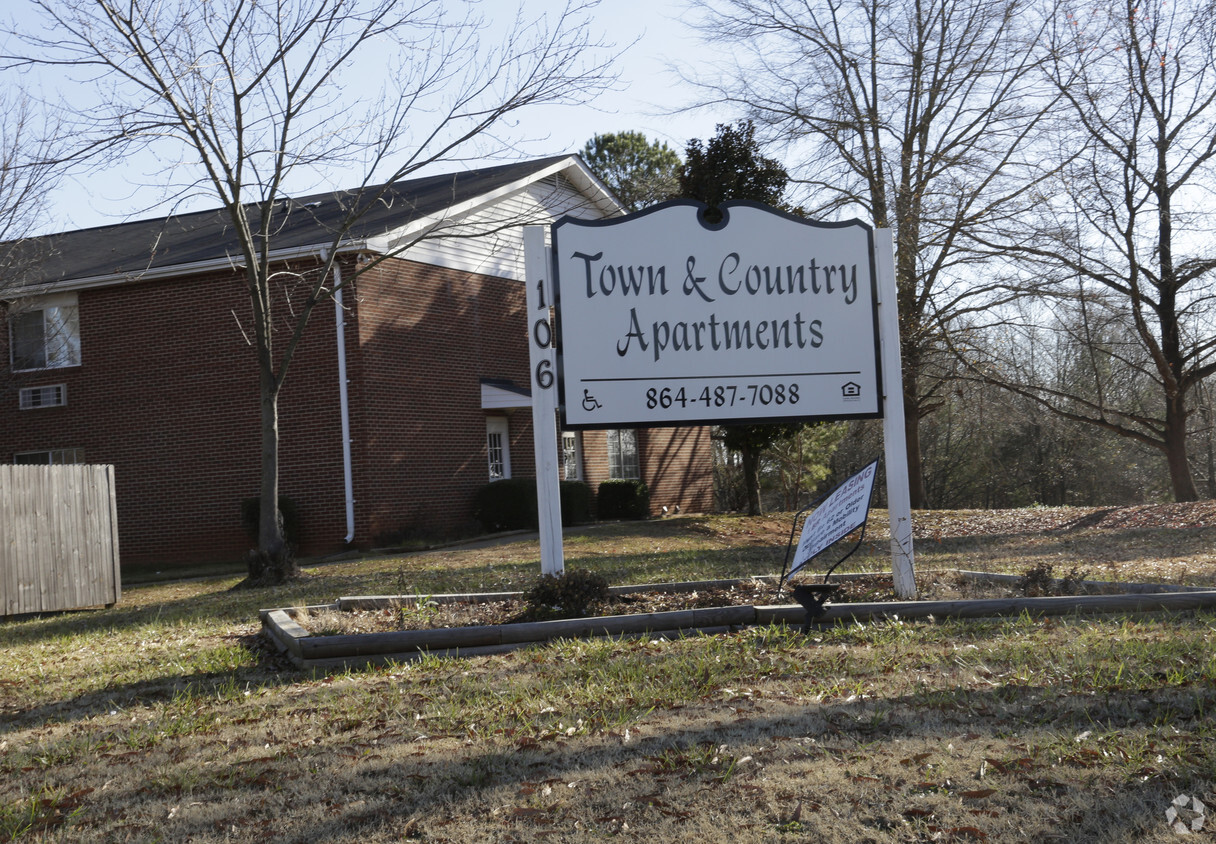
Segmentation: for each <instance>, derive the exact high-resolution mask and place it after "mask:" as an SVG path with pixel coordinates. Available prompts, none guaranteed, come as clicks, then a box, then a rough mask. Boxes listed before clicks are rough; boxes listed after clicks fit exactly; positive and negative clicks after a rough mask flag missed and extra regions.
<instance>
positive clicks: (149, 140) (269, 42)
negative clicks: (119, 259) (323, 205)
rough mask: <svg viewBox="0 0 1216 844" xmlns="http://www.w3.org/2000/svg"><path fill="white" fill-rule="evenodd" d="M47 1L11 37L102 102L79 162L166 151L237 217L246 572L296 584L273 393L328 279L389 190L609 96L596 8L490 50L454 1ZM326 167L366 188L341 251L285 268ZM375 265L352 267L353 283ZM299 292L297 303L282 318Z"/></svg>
mask: <svg viewBox="0 0 1216 844" xmlns="http://www.w3.org/2000/svg"><path fill="white" fill-rule="evenodd" d="M33 5H34V6H36V7H37V8H38V9H40V10H41V13H42V15H43V17H44V18H45V27H44V28H43V29H42V30H41V31H34V32H29V31H26V32H10V33H9V36H10V39H17V40H19V41H20V42H22V43H24V45H25V46H24V49H23V50H22V51H11V54H10V55H9V56H8V57H7V64H8V66H9V67H21V66H43V67H46V66H50V67H52V68H54V69H58V70H61V71H63V72H65V73H66V74H67V75H68V76H69V77H70V78H71V80H72V81H73V82H74V84H76V85H77V86H78V87H79V89H80V90H84V91H87V92H88V93H89V96H90V97H91V98H92V100H91V102H94V103H96V105H93V106H90V107H87V108H83V109H82V110H81V111H80V117H81V121H80V125H79V126H78V128H77V130H76V131H77V133H78V135H79V137H80V138H81V139H82V144H81V148H80V150H79V154H80V155H81V156H86V155H92V156H98V155H102V154H104V155H109V156H114V155H128V154H130V153H131V152H132V151H133V150H137V149H143V150H147V151H149V152H153V153H156V154H158V155H160V156H161V159H162V160H163V161H165V162H166V163H167V170H169V172H171V173H172V174H173V177H175V181H174V182H173V184H172V185H170V186H168V187H167V188H166V191H169V190H172V191H173V192H174V194H175V195H176V196H177V197H178V198H179V199H182V200H186V199H192V198H195V197H198V196H202V197H206V198H209V199H211V200H213V201H218V203H219V204H220V205H222V207H223V209H224V211H225V212H226V214H227V215H228V218H229V219H230V220H231V223H232V226H233V228H234V230H235V232H236V236H237V238H238V240H239V243H240V254H239V255H235V256H233V259H234V260H233V264H234V266H237V267H240V269H241V271H242V272H243V275H244V281H245V284H246V286H247V287H248V292H249V298H250V302H251V303H252V313H253V325H252V330H251V331H250V334H251V335H252V338H253V346H254V348H255V350H256V355H257V360H258V368H259V373H260V375H259V380H260V392H261V442H262V480H261V491H260V500H261V510H260V513H261V515H260V523H259V540H258V546H259V550H258V553H257V554H255V555H252V556H251V562H250V578H251V580H253V581H255V582H268V581H278V580H282V579H284V578H287V577H290V576H292V575H293V574H294V573H295V564H294V562H293V561H292V559H291V555H290V553H289V549H288V548H287V547H286V545H285V543H284V540H283V533H282V527H281V519H280V517H279V514H278V509H277V502H278V477H279V434H278V424H279V422H278V399H279V394H280V391H281V389H282V387H283V384H284V381H285V379H286V377H287V375H288V372H289V370H290V367H291V363H292V358H293V355H294V354H295V351H296V349H297V347H298V346H299V344H300V342H301V339H302V337H303V336H304V334H305V330H306V328H307V325H308V322H309V318H310V316H311V315H312V312H313V309H314V308H315V307H316V306H317V305H318V304H320V303H321V302H323V301H325V300H327V299H329V298H330V297H332V296H333V295H334V294H335V292H336V290H337V289H338V285H337V284H336V283H335V280H334V275H333V273H332V272H331V270H332V269H333V267H334V265H335V261H337V259H338V253H339V249H340V247H341V246H342V244H343V242H344V241H345V239H346V238H347V237H348V236H349V234H350V233H351V231H352V228H353V227H354V226H356V224H357V223H358V222H359V220H360V219H361V218H362V217H364V215H365V214H367V213H368V211H369V209H372V208H374V207H375V205H376V203H378V202H379V201H380V199H381V197H382V196H384V195H385V192H386V191H391V188H392V186H393V184H395V183H397V182H399V181H400V180H402V179H404V178H406V177H408V176H410V175H411V174H414V173H416V172H417V171H418V170H419V169H421V168H423V167H426V166H428V165H432V164H435V163H436V162H440V161H455V160H459V158H460V157H462V156H468V155H471V154H473V153H474V152H479V153H481V154H483V155H484V154H485V153H486V152H487V151H493V150H498V151H499V152H501V151H503V150H504V149H505V148H506V147H507V144H506V142H505V141H504V140H502V139H501V138H500V137H499V136H498V134H497V133H499V132H504V131H506V130H507V129H508V128H509V127H508V126H507V123H508V122H509V121H508V118H510V117H511V116H512V115H514V114H515V113H516V112H518V111H519V110H520V109H523V108H525V107H528V106H532V105H535V104H542V103H561V102H576V101H579V100H581V99H583V98H585V97H587V96H589V95H590V94H591V93H594V92H595V91H597V90H598V89H601V88H602V87H604V86H605V85H607V84H610V83H611V79H610V77H608V76H607V75H606V71H605V67H606V65H605V64H604V63H603V62H601V61H600V60H599V59H597V58H596V57H595V52H596V51H595V48H596V47H598V46H600V45H598V44H596V43H594V42H593V40H592V38H591V36H590V34H589V31H588V26H589V23H588V20H587V16H586V12H587V11H588V10H589V9H590V8H591V7H592V6H594V2H584V0H571V2H570V3H569V4H568V5H567V6H566V7H565V10H564V11H563V12H562V13H561V14H560V15H557V16H555V17H554V16H545V15H540V16H536V17H533V18H528V17H526V16H525V13H524V11H523V9H522V6H521V10H520V12H519V13H518V15H517V16H516V17H515V19H514V23H513V25H512V26H509V27H507V28H506V30H505V31H501V32H500V33H499V34H497V35H496V36H495V37H494V38H493V40H492V41H491V40H489V25H488V24H487V22H486V21H484V20H482V19H480V18H479V17H477V15H476V14H475V12H474V8H475V7H474V5H473V4H471V3H467V2H452V0H264V1H263V0H258V1H257V2H252V0H212V2H206V3H198V2H195V0H123V2H117V1H116V0H33ZM477 145H481V148H480V149H477V148H476V147H477ZM323 170H324V171H331V172H333V171H341V172H344V173H347V174H353V177H352V181H355V182H359V184H360V185H361V187H360V188H359V189H357V190H355V191H353V192H350V193H347V194H345V195H344V199H343V201H344V202H345V213H344V214H343V216H342V219H341V220H340V221H339V222H338V223H337V224H333V225H332V227H331V230H330V231H329V232H328V238H329V240H330V243H331V248H329V249H327V250H324V251H323V252H322V257H321V260H320V262H319V266H317V267H315V268H312V269H310V270H308V271H307V272H306V273H301V272H299V271H298V270H294V269H291V268H287V267H284V266H282V265H281V264H275V263H273V262H272V260H271V255H272V253H273V251H274V248H275V242H276V240H275V239H276V233H277V232H278V230H279V228H280V226H281V225H282V224H283V223H284V220H285V215H287V214H289V213H293V212H294V213H301V209H299V208H293V205H292V204H291V203H282V202H279V201H278V200H280V199H281V198H282V195H283V191H284V190H286V189H287V187H288V186H289V185H290V184H292V183H293V180H294V181H295V182H301V181H304V182H307V180H308V179H309V178H311V179H312V180H313V182H314V183H315V181H316V180H317V178H318V176H317V174H318V173H319V172H321V171H323ZM360 180H361V181H360ZM348 186H349V183H348ZM305 213H306V212H305ZM434 234H435V232H434V231H433V230H432V231H428V232H426V233H425V234H424V235H419V237H422V236H427V235H434ZM412 242H413V241H412V240H411V242H406V243H397V244H394V245H393V249H394V250H395V251H396V252H400V251H401V250H403V249H405V248H408V247H409V246H410V245H411V243H412ZM374 265H375V262H372V263H364V264H360V265H357V266H352V267H350V268H349V271H347V272H344V284H346V285H349V284H350V283H351V282H352V281H354V280H355V279H356V278H357V276H358V274H359V273H360V272H363V271H366V270H367V269H370V268H371V267H372V266H374ZM286 287H294V288H295V290H296V291H297V293H302V295H295V296H293V297H292V300H291V301H290V302H289V303H287V307H284V302H283V296H282V291H283V289H284V288H286ZM301 287H303V288H304V289H303V291H300V288H301Z"/></svg>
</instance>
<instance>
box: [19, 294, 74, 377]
mask: <svg viewBox="0 0 1216 844" xmlns="http://www.w3.org/2000/svg"><path fill="white" fill-rule="evenodd" d="M8 324H9V332H10V336H11V339H12V342H11V344H10V346H11V348H12V356H13V358H12V364H13V369H14V370H17V371H21V370H27V369H55V368H58V367H61V366H79V365H80V319H79V317H78V316H77V309H76V295H75V294H66V295H62V296H45V297H41V298H38V299H32V300H30V301H29V302H23V303H20V304H18V305H16V306H15V307H13V308H11V309H10V310H9V315H8Z"/></svg>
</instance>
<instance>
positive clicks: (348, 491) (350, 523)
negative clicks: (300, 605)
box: [322, 252, 355, 545]
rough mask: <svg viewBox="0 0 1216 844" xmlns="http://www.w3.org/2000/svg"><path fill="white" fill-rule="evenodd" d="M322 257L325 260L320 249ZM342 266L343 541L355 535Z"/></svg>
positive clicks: (337, 293) (337, 327)
mask: <svg viewBox="0 0 1216 844" xmlns="http://www.w3.org/2000/svg"><path fill="white" fill-rule="evenodd" d="M322 260H325V256H324V252H322ZM342 292H343V289H342V268H341V266H339V265H338V263H337V262H336V261H335V262H334V332H335V342H336V343H337V346H338V406H339V411H338V412H339V414H340V416H341V419H342V491H343V497H344V499H345V501H346V537H345V538H344V539H343V540H342V541H343V542H344V543H345V544H347V545H350V543H351V542H352V541H353V540H354V538H355V483H354V467H353V462H352V460H351V456H350V396H349V393H348V389H347V388H348V384H349V380H348V379H347V377H346V308H345V307H343V299H342Z"/></svg>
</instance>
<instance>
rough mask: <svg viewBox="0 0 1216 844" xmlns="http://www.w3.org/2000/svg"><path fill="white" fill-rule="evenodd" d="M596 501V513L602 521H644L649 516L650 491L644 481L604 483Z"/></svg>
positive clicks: (621, 480) (622, 480) (612, 481)
mask: <svg viewBox="0 0 1216 844" xmlns="http://www.w3.org/2000/svg"><path fill="white" fill-rule="evenodd" d="M596 499H597V502H598V506H597V508H596V509H597V513H598V515H599V518H600V519H601V520H602V521H608V520H610V519H645V518H647V517H648V516H649V515H650V489H649V488H648V487H647V486H646V483H645V482H644V481H637V480H624V479H620V480H611V481H604V482H603V483H602V484H600V489H599V494H598V495H597V496H596Z"/></svg>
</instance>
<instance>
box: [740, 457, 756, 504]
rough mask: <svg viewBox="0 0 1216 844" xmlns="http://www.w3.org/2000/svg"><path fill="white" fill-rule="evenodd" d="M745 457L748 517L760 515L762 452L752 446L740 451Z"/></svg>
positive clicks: (744, 469) (744, 476)
mask: <svg viewBox="0 0 1216 844" xmlns="http://www.w3.org/2000/svg"><path fill="white" fill-rule="evenodd" d="M739 453H740V454H741V455H742V457H743V485H744V487H745V488H746V489H747V515H749V516H759V515H760V452H759V451H758V450H756V449H754V448H752V447H751V446H746V445H745V446H744V447H743V448H742V449H740V450H739Z"/></svg>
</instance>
